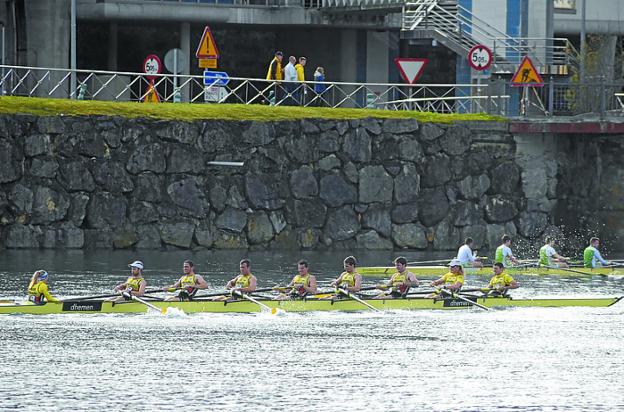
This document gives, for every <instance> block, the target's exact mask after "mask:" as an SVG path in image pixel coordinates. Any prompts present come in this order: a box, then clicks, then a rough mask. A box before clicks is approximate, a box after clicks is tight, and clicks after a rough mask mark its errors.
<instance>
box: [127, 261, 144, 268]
mask: <svg viewBox="0 0 624 412" xmlns="http://www.w3.org/2000/svg"><path fill="white" fill-rule="evenodd" d="M128 266H129V267H131V268H138V269H141V270H143V262H141V261H140V260H135V261H134V262H132V263H130V264H129V265H128Z"/></svg>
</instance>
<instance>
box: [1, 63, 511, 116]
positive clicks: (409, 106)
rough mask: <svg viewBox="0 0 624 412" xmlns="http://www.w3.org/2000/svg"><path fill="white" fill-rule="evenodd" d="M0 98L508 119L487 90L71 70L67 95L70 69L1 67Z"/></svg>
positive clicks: (501, 101)
mask: <svg viewBox="0 0 624 412" xmlns="http://www.w3.org/2000/svg"><path fill="white" fill-rule="evenodd" d="M0 69H1V70H2V75H1V77H0V89H1V91H2V94H3V95H13V96H36V97H57V98H77V99H82V100H111V101H143V100H145V99H146V98H149V97H154V93H153V92H152V90H154V91H155V92H156V94H157V96H158V100H159V101H161V102H177V101H183V102H191V103H241V104H265V105H273V106H304V107H308V106H321V107H332V108H338V107H340V108H370V109H386V110H420V111H432V112H439V113H457V112H462V113H476V112H490V113H496V114H501V115H505V114H507V111H508V109H507V103H506V99H507V98H508V96H503V95H500V94H499V95H494V94H492V93H491V90H492V89H491V88H490V87H489V86H488V85H480V86H476V85H471V84H417V85H407V84H391V83H345V82H306V83H288V82H275V81H268V80H264V79H249V78H236V77H232V78H229V80H228V81H227V83H226V84H224V83H225V82H224V81H223V80H218V79H206V78H204V76H201V75H200V76H191V75H178V76H174V75H164V74H161V75H154V76H147V75H146V74H145V73H132V72H111V71H91V70H76V71H75V74H76V78H77V87H76V90H71V73H72V71H71V70H68V69H50V68H38V67H24V66H0Z"/></svg>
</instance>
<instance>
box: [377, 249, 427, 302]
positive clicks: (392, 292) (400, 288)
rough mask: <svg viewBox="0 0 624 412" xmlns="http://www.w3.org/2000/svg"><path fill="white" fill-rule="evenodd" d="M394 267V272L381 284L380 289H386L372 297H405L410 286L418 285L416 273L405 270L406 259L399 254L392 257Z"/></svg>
mask: <svg viewBox="0 0 624 412" xmlns="http://www.w3.org/2000/svg"><path fill="white" fill-rule="evenodd" d="M394 267H395V268H396V273H394V274H393V275H392V276H391V277H390V281H389V282H388V284H387V285H383V286H382V287H380V289H388V290H387V291H386V292H383V293H381V294H379V295H377V296H375V297H374V298H373V299H395V298H405V297H406V295H407V292H409V290H410V288H411V287H412V286H414V287H418V286H420V282H419V281H418V279H416V275H414V274H413V273H412V272H410V271H408V270H407V259H405V258H404V257H402V256H400V257H398V258H396V259H394Z"/></svg>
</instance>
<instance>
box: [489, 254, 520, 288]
mask: <svg viewBox="0 0 624 412" xmlns="http://www.w3.org/2000/svg"><path fill="white" fill-rule="evenodd" d="M492 269H493V270H494V276H492V279H490V283H488V285H487V286H486V287H487V289H490V290H489V292H490V296H507V291H508V290H509V289H517V288H519V287H520V285H519V284H518V282H516V281H515V280H514V278H512V277H511V275H508V274H507V273H505V266H503V264H502V263H499V262H496V263H494V266H492Z"/></svg>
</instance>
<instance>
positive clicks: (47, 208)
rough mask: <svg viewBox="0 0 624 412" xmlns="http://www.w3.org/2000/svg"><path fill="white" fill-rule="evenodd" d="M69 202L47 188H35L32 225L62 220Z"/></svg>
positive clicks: (63, 196) (61, 195) (62, 195)
mask: <svg viewBox="0 0 624 412" xmlns="http://www.w3.org/2000/svg"><path fill="white" fill-rule="evenodd" d="M68 209H69V200H68V199H67V197H66V196H65V195H64V194H61V193H59V192H57V191H55V190H53V189H50V188H49V187H44V186H37V187H36V188H35V196H34V199H33V211H32V220H31V221H32V223H34V224H46V223H52V222H57V221H60V220H62V219H63V218H64V217H65V216H66V215H67V210H68Z"/></svg>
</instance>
